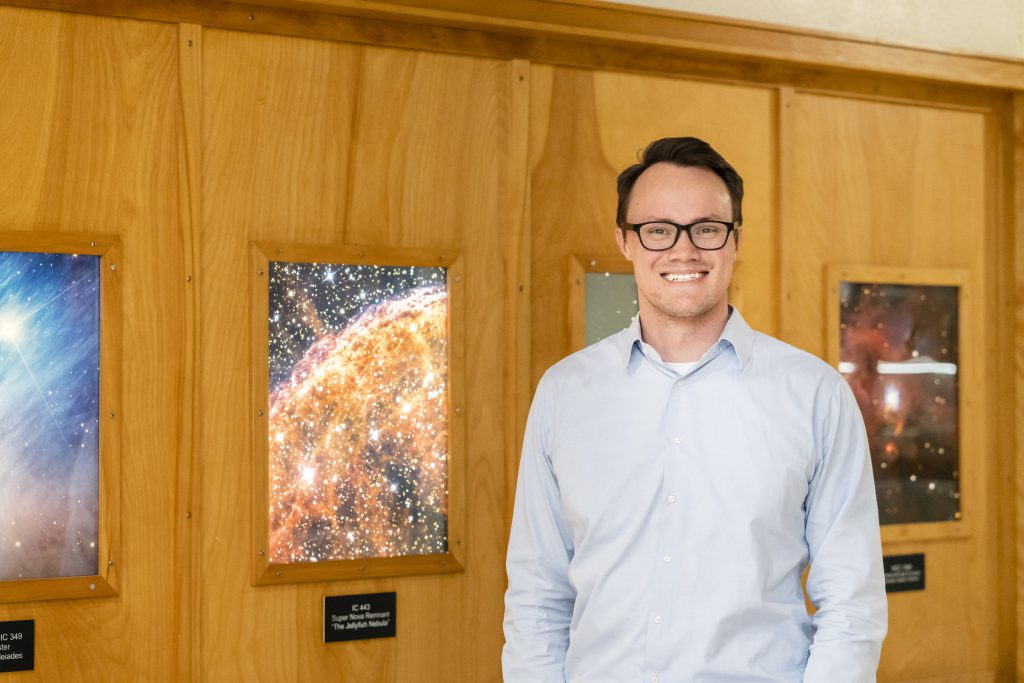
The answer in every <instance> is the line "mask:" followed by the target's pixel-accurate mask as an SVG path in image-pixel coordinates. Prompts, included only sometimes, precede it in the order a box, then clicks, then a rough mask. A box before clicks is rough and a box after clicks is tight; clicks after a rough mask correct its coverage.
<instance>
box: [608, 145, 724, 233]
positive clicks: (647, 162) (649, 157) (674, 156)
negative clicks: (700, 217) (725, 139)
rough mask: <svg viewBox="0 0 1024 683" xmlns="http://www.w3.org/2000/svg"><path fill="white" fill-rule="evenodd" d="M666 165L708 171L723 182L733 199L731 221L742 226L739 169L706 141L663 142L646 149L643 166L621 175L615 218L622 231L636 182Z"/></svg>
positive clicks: (641, 163)
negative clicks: (645, 174) (654, 169)
mask: <svg viewBox="0 0 1024 683" xmlns="http://www.w3.org/2000/svg"><path fill="white" fill-rule="evenodd" d="M663 162H664V163H668V164H675V165H676V166H694V167H697V168H706V169H707V170H709V171H711V172H713V173H714V174H715V175H717V176H718V177H719V178H721V179H722V181H723V182H724V183H725V187H726V189H727V190H729V196H730V197H731V198H732V220H733V222H734V223H735V224H736V225H737V226H738V225H741V224H742V223H743V209H742V207H743V178H741V177H740V174H739V173H737V172H736V169H734V168H733V167H732V165H730V164H729V162H728V161H726V160H725V158H724V157H722V155H721V154H719V153H718V152H716V151H715V150H714V149H713V148H712V147H711V145H709V144H708V143H706V142H704V141H703V140H700V139H698V138H661V139H660V140H655V141H654V142H652V143H651V144H649V145H647V147H646V149H644V151H643V153H642V154H641V155H640V163H637V164H633V165H632V166H630V167H629V168H627V169H626V170H624V171H623V172H622V173H620V174H619V179H618V187H619V206H618V209H617V211H616V216H615V223H616V224H617V225H618V226H619V227H622V226H623V225H624V224H625V223H626V209H628V208H629V196H630V195H631V194H632V193H633V186H634V185H636V180H637V178H639V177H640V174H641V173H643V172H644V171H646V170H647V169H649V168H650V167H651V166H653V165H654V164H659V163H663Z"/></svg>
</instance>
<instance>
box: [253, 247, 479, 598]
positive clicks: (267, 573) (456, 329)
mask: <svg viewBox="0 0 1024 683" xmlns="http://www.w3.org/2000/svg"><path fill="white" fill-rule="evenodd" d="M271 261H275V262H276V261H283V262H291V263H296V262H297V263H324V264H344V265H379V266H424V267H443V268H445V269H446V270H447V278H446V281H447V294H448V344H447V349H448V382H447V386H448V461H447V468H448V550H447V552H445V553H437V554H430V555H407V556H401V557H387V558H362V559H353V560H325V561H321V562H308V563H276V562H271V561H270V558H269V554H268V552H267V548H268V545H269V543H268V542H269V534H270V528H269V516H268V513H267V510H268V509H269V500H270V482H269V476H268V475H269V449H268V446H267V444H268V441H267V439H268V429H269V419H270V417H269V412H270V411H269V406H268V405H267V399H268V396H269V393H268V388H269V387H268V384H269V378H268V357H267V356H268V340H269V338H268V335H269V329H268V327H269V321H268V310H269V309H268V306H269V264H270V262H271ZM462 270H463V268H462V261H461V259H460V256H459V254H458V253H456V252H453V251H446V250H423V249H396V248H385V247H357V246H331V247H321V246H308V245H303V246H300V245H294V244H283V243H264V242H260V243H254V244H253V245H252V249H251V276H250V277H251V279H250V282H251V288H252V289H251V291H252V296H251V300H252V330H251V334H252V346H251V349H252V364H251V366H252V377H251V385H252V393H251V420H252V422H251V425H252V428H251V435H252V444H251V446H252V454H253V457H252V542H253V562H252V569H253V584H254V585H279V584H284V583H295V582H303V581H331V580H336V579H356V578H367V577H379V576H404V575H411V574H433V573H444V572H457V571H461V570H462V569H463V566H464V559H463V558H464V556H465V555H464V554H465V545H466V544H465V539H464V529H465V518H464V512H465V510H464V507H465V496H464V481H465V479H464V476H465V455H464V453H465V451H464V447H463V445H464V435H465V420H464V412H465V411H464V402H463V395H464V394H463V385H464V377H465V360H464V346H463V321H462V301H463V297H462V292H463V273H462Z"/></svg>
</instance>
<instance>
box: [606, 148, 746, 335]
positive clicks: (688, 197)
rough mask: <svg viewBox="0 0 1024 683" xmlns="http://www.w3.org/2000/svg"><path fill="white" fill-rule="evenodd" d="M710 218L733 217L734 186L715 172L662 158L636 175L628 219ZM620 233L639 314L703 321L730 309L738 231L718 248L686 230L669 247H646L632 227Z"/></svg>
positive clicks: (667, 320)
mask: <svg viewBox="0 0 1024 683" xmlns="http://www.w3.org/2000/svg"><path fill="white" fill-rule="evenodd" d="M705 219H708V220H719V221H727V222H728V221H732V219H733V215H732V202H731V200H730V197H729V190H728V189H727V188H726V186H725V183H724V182H723V181H722V179H721V178H719V177H718V176H717V175H715V173H714V172H712V171H709V170H707V169H704V168H695V167H688V166H686V167H684V166H675V165H673V164H668V163H660V164H655V165H653V166H651V167H650V168H648V169H647V170H646V171H644V172H643V173H642V174H641V175H640V177H639V178H637V181H636V184H635V185H634V186H633V192H632V194H631V196H630V200H629V206H628V207H627V211H626V221H627V222H628V223H634V224H636V223H645V222H647V221H656V220H664V221H671V222H672V223H678V224H680V225H688V224H690V223H694V222H696V221H699V220H705ZM734 232H735V231H734ZM615 237H616V240H617V241H618V244H619V249H621V250H622V253H623V255H624V256H625V257H626V258H627V259H629V260H630V261H631V262H632V263H633V272H634V274H635V275H636V287H637V291H638V293H639V295H640V301H639V303H640V315H641V319H642V320H645V321H647V322H648V324H657V323H656V320H658V319H660V320H661V321H662V322H665V323H670V322H673V321H674V322H686V323H689V324H695V323H696V324H699V323H701V322H702V321H704V320H707V319H709V318H711V317H712V316H714V315H715V314H716V313H722V314H724V313H726V311H727V310H728V300H727V295H728V291H729V282H730V281H731V280H732V268H733V262H734V261H735V260H736V251H737V247H736V236H735V235H733V236H731V237H730V238H729V241H728V242H727V243H726V245H725V246H724V247H723V248H721V249H719V250H717V251H704V250H701V249H698V248H697V247H695V246H693V243H692V242H691V241H690V240H689V238H688V237H687V236H686V235H680V236H679V240H678V241H677V242H676V243H675V245H674V246H673V247H672V248H671V249H669V250H667V251H648V250H647V249H644V247H643V246H642V245H641V244H640V237H639V235H637V234H636V233H635V232H633V231H628V232H627V233H626V234H625V235H623V233H622V231H621V230H616V231H615Z"/></svg>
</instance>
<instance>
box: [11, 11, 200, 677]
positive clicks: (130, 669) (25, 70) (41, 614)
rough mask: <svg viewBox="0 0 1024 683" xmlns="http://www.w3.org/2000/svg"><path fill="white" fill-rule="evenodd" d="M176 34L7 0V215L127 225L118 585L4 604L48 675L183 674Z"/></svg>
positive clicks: (52, 222) (58, 226)
mask: <svg viewBox="0 0 1024 683" xmlns="http://www.w3.org/2000/svg"><path fill="white" fill-rule="evenodd" d="M176 38H177V27H176V26H173V25H166V24H155V23H147V22H136V21H124V20H114V19H103V18H93V17H83V16H77V15H71V14H58V13H49V12H39V11H31V10H15V9H10V8H3V7H0V65H2V68H0V92H2V93H3V98H2V100H3V105H2V106H0V139H2V140H4V162H3V163H2V164H0V227H2V229H4V230H26V231H54V232H69V233H104V234H113V235H120V237H121V239H122V240H123V261H122V263H120V264H119V266H118V267H119V268H121V269H122V273H123V278H124V279H123V287H124V289H123V291H124V299H123V306H124V309H123V317H124V332H123V334H124V337H123V351H124V353H123V371H122V377H123V388H122V396H123V402H122V406H123V407H122V413H121V415H120V416H119V418H118V419H121V420H122V436H123V440H122V451H121V452H122V466H121V513H122V518H123V520H122V524H121V539H122V540H121V547H120V553H119V555H117V556H115V557H114V561H115V566H116V568H117V569H116V570H117V571H118V572H119V573H120V579H121V592H120V595H119V596H117V597H114V598H102V599H95V600H88V599H86V600H75V601H54V602H46V603H21V604H18V603H14V604H5V605H0V619H23V618H30V619H35V620H36V643H37V644H36V663H37V664H36V672H37V677H38V679H40V680H50V681H68V680H93V679H97V678H104V679H106V680H173V679H174V678H175V674H174V662H175V659H174V658H175V650H176V646H175V631H174V619H173V614H174V609H173V604H174V602H173V600H174V582H175V574H174V570H175V564H174V561H175V548H174V523H175V512H174V503H175V500H174V494H175V477H176V474H177V472H176V466H175V462H176V458H177V455H178V449H179V445H180V439H181V438H182V435H181V430H180V429H179V425H180V423H181V417H182V416H181V414H180V401H179V397H180V393H181V386H182V382H183V381H184V372H185V369H184V366H183V362H182V359H183V347H184V344H185V339H184V337H183V335H182V333H181V329H182V328H181V319H182V315H183V311H182V299H183V297H182V291H183V288H184V285H185V280H184V274H183V273H182V249H183V244H182V236H181V234H180V232H179V230H178V204H177V197H178V194H177V183H178V178H177V145H178V135H179V130H178V120H177V118H176V114H177V108H176V93H177V87H178V86H177V42H176ZM101 504H102V503H101ZM156 644H159V645H156ZM100 672H102V673H100Z"/></svg>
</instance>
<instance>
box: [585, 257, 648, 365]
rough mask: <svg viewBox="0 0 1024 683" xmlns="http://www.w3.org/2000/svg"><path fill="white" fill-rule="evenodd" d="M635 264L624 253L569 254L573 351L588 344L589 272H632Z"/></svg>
mask: <svg viewBox="0 0 1024 683" xmlns="http://www.w3.org/2000/svg"><path fill="white" fill-rule="evenodd" d="M632 272H633V264H632V263H630V262H629V261H627V260H626V259H624V258H623V257H622V254H615V255H612V254H591V255H581V254H570V255H569V339H570V342H571V344H572V349H571V350H572V351H579V350H580V349H582V348H583V347H584V346H586V336H587V273H617V274H621V275H626V274H632Z"/></svg>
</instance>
